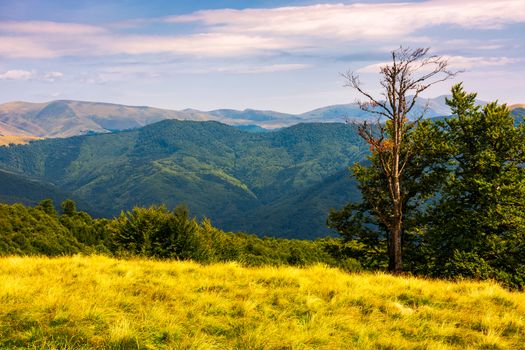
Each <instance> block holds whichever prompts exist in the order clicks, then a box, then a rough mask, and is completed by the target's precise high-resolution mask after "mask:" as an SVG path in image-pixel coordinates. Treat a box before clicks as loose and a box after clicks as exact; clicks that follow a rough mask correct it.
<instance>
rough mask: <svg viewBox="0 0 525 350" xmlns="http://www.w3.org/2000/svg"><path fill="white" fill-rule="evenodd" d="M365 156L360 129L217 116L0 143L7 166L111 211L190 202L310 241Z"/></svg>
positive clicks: (242, 225)
mask: <svg viewBox="0 0 525 350" xmlns="http://www.w3.org/2000/svg"><path fill="white" fill-rule="evenodd" d="M367 152H368V149H367V147H366V146H365V145H364V143H363V141H362V140H361V139H360V138H359V136H358V135H357V133H356V130H355V126H353V125H346V124H335V123H330V124H326V123H325V124H314V123H310V124H298V125H296V126H293V127H290V128H286V129H282V130H279V131H276V132H272V133H256V134H254V133H247V132H242V131H240V130H238V129H236V128H233V127H231V126H227V125H224V124H220V123H217V122H192V121H176V120H166V121H162V122H159V123H156V124H152V125H149V126H146V127H144V128H141V129H137V130H131V131H126V132H119V133H114V134H100V135H88V136H78V137H72V138H66V139H49V140H43V141H37V142H32V143H31V144H29V145H19V146H11V147H3V148H0V167H3V168H5V169H9V170H10V171H14V172H17V173H19V174H25V175H27V176H31V177H35V178H38V179H40V180H42V181H46V182H50V183H53V184H55V185H56V186H58V187H59V188H61V189H62V190H64V191H67V192H71V193H73V194H74V195H75V196H77V197H78V198H81V199H83V200H85V201H87V202H88V203H92V204H93V205H94V206H96V209H98V210H99V211H102V212H104V213H106V214H107V215H115V214H118V213H119V212H120V211H121V210H123V209H129V208H131V207H133V206H135V205H141V206H146V205H150V204H158V203H164V204H166V205H167V206H168V207H175V206H176V205H178V204H180V203H186V204H187V205H188V206H189V208H190V210H191V212H192V213H193V214H194V215H197V216H207V217H209V218H211V219H212V221H213V222H214V224H216V225H217V226H219V227H220V228H223V229H225V230H228V231H239V230H244V231H248V232H253V233H258V234H268V235H270V234H271V235H280V236H287V237H298V238H299V237H303V238H304V237H318V236H321V235H325V234H327V233H328V231H327V229H326V227H325V226H326V225H325V220H326V215H327V213H328V211H329V209H330V208H332V207H340V206H342V205H343V204H345V203H346V202H347V201H348V200H350V199H351V198H352V197H353V196H355V195H356V192H355V187H354V186H352V184H351V182H350V181H349V178H348V176H347V175H346V170H345V169H346V168H347V166H349V165H350V164H352V163H353V162H355V161H360V160H362V159H363V158H364V155H365V154H367ZM327 181H328V183H327Z"/></svg>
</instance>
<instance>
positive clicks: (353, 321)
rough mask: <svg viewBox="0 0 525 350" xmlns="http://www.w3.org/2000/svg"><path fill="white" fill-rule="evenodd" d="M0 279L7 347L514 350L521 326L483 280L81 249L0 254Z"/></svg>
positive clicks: (498, 291)
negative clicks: (94, 253) (119, 255)
mask: <svg viewBox="0 0 525 350" xmlns="http://www.w3.org/2000/svg"><path fill="white" fill-rule="evenodd" d="M0 279H1V280H2V283H1V284H0V299H1V300H2V303H1V304H0V324H2V325H3V327H1V328H0V347H1V348H6V349H7V348H9V349H13V348H19V349H27V348H38V349H41V348H50V349H51V348H56V349H58V348H61V349H63V348H69V349H73V348H74V349H110V348H111V349H153V348H166V349H190V348H192V349H212V348H213V349H292V348H293V349H349V348H355V349H444V350H445V349H462V348H465V349H471V348H472V349H474V348H475V349H522V348H523V334H524V332H525V323H524V319H525V295H524V294H523V293H517V292H515V293H513V292H508V291H505V290H503V289H502V288H501V287H499V286H498V285H495V284H491V283H478V282H468V281H463V282H459V283H453V282H445V281H437V280H433V281H431V280H424V279H419V278H413V277H393V276H389V275H384V274H371V273H360V274H348V273H344V272H342V271H339V270H337V269H330V268H326V267H322V266H314V267H310V268H304V269H298V268H291V267H279V268H276V267H263V268H244V267H240V266H238V265H237V264H235V263H229V264H214V265H206V266H203V265H199V264H196V263H193V262H158V261H147V260H130V261H124V260H115V259H110V258H106V257H80V256H77V257H68V258H66V257H63V258H55V259H47V258H27V257H26V258H22V257H7V258H2V259H1V261H0ZM50 286H52V287H51V288H50Z"/></svg>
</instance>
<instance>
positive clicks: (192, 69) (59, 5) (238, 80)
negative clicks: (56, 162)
mask: <svg viewBox="0 0 525 350" xmlns="http://www.w3.org/2000/svg"><path fill="white" fill-rule="evenodd" d="M400 45H403V46H408V47H413V48H416V47H431V52H432V53H434V54H437V55H442V56H446V57H447V58H448V59H449V62H450V64H451V66H452V67H453V68H454V69H464V70H465V72H464V73H462V74H461V75H459V77H458V78H457V79H456V81H464V84H465V86H466V88H467V89H469V90H473V91H477V92H478V93H479V97H480V98H481V99H484V100H495V99H499V100H500V101H502V102H508V103H518V102H522V103H523V102H525V59H524V57H525V55H524V54H525V1H523V0H490V1H485V0H461V1H459V0H427V1H407V0H405V1H402V2H401V1H390V0H373V1H337V2H331V1H310V0H289V1H284V0H253V1H234V0H231V1H227V0H219V1H217V0H193V1H168V0H166V1H161V0H149V1H143V0H120V1H110V0H76V1H70V0H46V1H43V0H1V1H0V103H3V102H8V101H15V100H23V101H32V102H40V101H49V100H55V99H75V100H88V101H104V102H114V103H122V104H130V105H148V106H154V107H161V108H170V109H184V108H197V109H201V110H210V109H215V108H237V109H244V108H258V109H273V110H279V111H283V112H304V111H307V110H310V109H313V108H316V107H321V106H325V105H330V104H336V103H348V102H354V100H355V98H356V95H355V93H354V92H353V91H351V90H350V89H348V88H344V87H343V84H344V81H343V79H342V78H341V76H340V73H342V72H346V71H349V70H351V71H357V72H360V74H361V77H362V80H363V82H364V83H365V86H366V87H367V88H368V89H369V90H371V91H378V84H377V80H378V76H377V73H376V67H377V65H378V63H381V62H386V61H388V58H389V52H390V51H391V50H393V49H396V48H397V47H399V46H400ZM450 85H451V82H446V83H444V84H441V85H439V86H437V87H436V88H434V89H433V90H431V91H429V92H428V94H427V97H432V96H438V95H442V94H445V93H447V91H448V90H449V89H450Z"/></svg>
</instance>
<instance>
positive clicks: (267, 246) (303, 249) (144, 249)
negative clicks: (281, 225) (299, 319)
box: [0, 199, 361, 271]
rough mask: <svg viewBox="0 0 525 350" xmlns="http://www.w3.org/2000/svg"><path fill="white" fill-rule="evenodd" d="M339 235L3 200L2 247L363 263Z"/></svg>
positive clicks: (164, 213)
mask: <svg viewBox="0 0 525 350" xmlns="http://www.w3.org/2000/svg"><path fill="white" fill-rule="evenodd" d="M344 251H345V248H344V246H343V245H342V241H341V240H340V239H335V238H325V239H319V240H315V241H309V240H289V239H278V238H260V237H257V236H255V235H250V234H245V233H230V232H225V231H222V230H220V229H218V228H216V227H214V226H213V225H212V224H211V222H210V221H209V220H208V219H203V220H202V221H198V220H196V219H195V218H192V217H190V215H189V212H188V209H187V208H186V207H185V206H178V207H177V208H175V209H174V210H168V209H167V208H166V207H165V206H162V205H161V206H150V207H135V208H133V209H132V210H129V211H123V212H122V213H121V215H119V216H117V217H115V218H113V219H107V218H101V219H95V218H93V217H91V216H90V215H89V214H87V213H86V212H83V211H79V210H77V208H76V204H75V202H74V201H72V200H66V201H63V202H62V203H61V204H60V208H59V210H58V211H57V210H56V208H55V205H54V203H53V201H52V200H50V199H46V200H43V201H41V202H40V203H39V204H38V205H36V206H35V207H29V206H24V205H22V204H13V205H8V204H0V255H13V254H16V255H46V256H59V255H71V254H78V253H81V254H106V255H110V256H115V257H121V258H128V257H146V258H153V259H172V260H194V261H198V262H201V263H214V262H223V261H237V262H239V263H241V264H243V265H246V266H259V265H293V266H305V265H311V264H316V263H322V264H326V265H329V266H333V267H338V268H342V269H345V270H348V271H357V270H360V269H361V266H360V264H359V262H357V261H356V260H355V259H353V258H347V257H346V254H345V252H344Z"/></svg>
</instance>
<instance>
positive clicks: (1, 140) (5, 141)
mask: <svg viewBox="0 0 525 350" xmlns="http://www.w3.org/2000/svg"><path fill="white" fill-rule="evenodd" d="M40 139H41V138H40V137H36V136H11V135H0V146H5V145H9V144H15V145H22V144H26V143H28V142H29V141H34V140H40Z"/></svg>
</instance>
